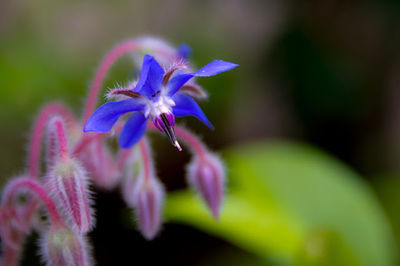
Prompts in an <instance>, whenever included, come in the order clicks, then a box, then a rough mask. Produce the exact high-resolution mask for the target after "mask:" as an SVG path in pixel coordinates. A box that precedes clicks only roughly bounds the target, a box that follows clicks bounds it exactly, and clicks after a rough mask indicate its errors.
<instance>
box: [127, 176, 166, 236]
mask: <svg viewBox="0 0 400 266" xmlns="http://www.w3.org/2000/svg"><path fill="white" fill-rule="evenodd" d="M134 196H135V202H134V203H135V209H136V214H137V216H138V220H139V229H140V231H141V232H142V234H143V236H144V237H145V238H146V239H147V240H151V239H153V238H154V237H155V236H156V234H157V233H158V231H159V230H160V228H161V212H162V205H163V202H164V189H163V186H162V184H161V183H160V181H158V179H156V178H149V179H146V178H140V179H139V180H138V183H137V185H136V190H135V192H134Z"/></svg>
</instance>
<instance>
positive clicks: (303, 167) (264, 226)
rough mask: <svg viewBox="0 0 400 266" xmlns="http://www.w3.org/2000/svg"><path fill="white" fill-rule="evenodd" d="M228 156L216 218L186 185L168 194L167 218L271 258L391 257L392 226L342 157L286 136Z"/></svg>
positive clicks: (382, 260) (385, 260)
mask: <svg viewBox="0 0 400 266" xmlns="http://www.w3.org/2000/svg"><path fill="white" fill-rule="evenodd" d="M225 158H226V161H227V166H228V169H229V187H228V189H227V198H226V201H225V205H224V209H223V212H222V216H221V219H220V221H219V222H215V221H213V220H212V219H211V218H210V215H209V214H208V212H207V210H206V208H205V206H204V205H203V204H202V203H200V200H199V199H198V198H197V197H195V196H193V195H192V194H191V193H189V192H176V193H173V194H171V195H170V196H169V198H168V202H167V209H166V216H167V218H168V219H169V220H171V221H175V222H182V223H187V224H191V225H193V226H195V227H198V228H200V229H202V230H205V231H207V232H209V233H210V234H214V235H217V236H219V237H221V238H224V239H226V240H228V241H230V242H232V243H234V244H236V245H237V246H239V247H242V248H243V249H246V250H249V251H252V252H254V253H256V254H259V255H261V256H263V257H265V258H268V260H269V261H271V260H272V261H276V264H283V265H287V264H291V265H381V266H384V265H393V264H394V262H395V260H396V258H395V257H396V256H395V253H394V245H395V244H394V240H393V238H392V236H391V229H390V227H389V225H388V222H387V220H386V218H385V216H384V214H383V212H382V210H381V208H380V206H379V204H378V203H377V200H376V198H375V195H374V194H373V193H372V192H371V190H370V189H369V187H368V186H367V185H366V184H365V183H364V182H363V181H362V180H361V179H360V178H359V176H357V174H355V173H354V172H352V171H351V170H350V169H348V168H347V167H346V166H345V165H343V164H342V163H340V162H338V161H336V160H335V159H333V158H331V157H330V156H328V155H326V154H324V153H322V152H320V151H318V150H316V149H313V148H310V147H308V146H305V145H301V144H295V143H286V142H269V143H257V144H254V145H250V146H244V147H237V148H233V149H231V150H228V151H227V152H226V153H225Z"/></svg>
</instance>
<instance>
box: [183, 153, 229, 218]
mask: <svg viewBox="0 0 400 266" xmlns="http://www.w3.org/2000/svg"><path fill="white" fill-rule="evenodd" d="M188 179H189V180H188V181H189V184H190V185H191V186H192V187H193V188H194V189H195V190H196V191H197V192H198V193H199V194H200V196H201V197H202V199H203V200H204V202H205V203H206V204H207V206H208V208H209V209H210V210H211V213H212V215H213V216H214V218H215V219H218V217H219V213H220V209H221V205H222V201H223V198H224V187H225V171H224V167H223V164H222V162H221V160H220V159H219V158H218V157H217V156H215V155H213V154H211V153H207V154H206V155H205V156H204V157H199V156H196V157H195V158H194V160H193V161H192V162H191V163H190V165H189V167H188Z"/></svg>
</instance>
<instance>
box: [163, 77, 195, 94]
mask: <svg viewBox="0 0 400 266" xmlns="http://www.w3.org/2000/svg"><path fill="white" fill-rule="evenodd" d="M192 77H193V74H180V75H176V76H175V77H173V78H172V79H171V80H170V81H168V84H167V95H168V96H172V95H174V94H175V93H176V92H177V91H178V90H179V89H180V88H181V87H182V86H183V85H184V84H185V83H186V82H187V81H188V80H189V79H191V78H192Z"/></svg>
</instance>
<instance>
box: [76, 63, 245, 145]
mask: <svg viewBox="0 0 400 266" xmlns="http://www.w3.org/2000/svg"><path fill="white" fill-rule="evenodd" d="M237 66H238V65H237V64H234V63H230V62H226V61H222V60H214V61H212V62H211V63H209V64H207V65H206V66H204V67H202V68H200V69H199V70H198V71H196V72H194V73H182V72H183V71H182V70H184V69H185V64H184V63H183V64H177V65H176V66H172V67H171V68H170V69H169V70H168V71H164V69H163V68H162V67H161V66H160V65H159V64H158V62H157V61H156V60H155V59H154V57H152V56H150V55H145V56H144V59H143V65H142V72H141V74H140V77H139V80H138V82H133V83H131V84H130V85H128V86H127V87H126V88H119V89H115V90H113V91H111V92H110V93H109V95H123V96H128V97H129V98H128V99H125V100H121V101H116V102H107V103H105V104H103V105H101V106H100V107H99V108H98V109H97V110H96V111H95V112H94V113H93V114H92V116H91V117H90V118H89V119H88V121H87V122H86V125H85V127H84V132H89V131H94V132H100V133H105V132H108V131H109V130H111V128H112V127H113V125H114V124H115V123H116V122H117V120H118V119H119V117H120V116H121V115H123V114H125V113H129V112H134V113H133V114H132V115H131V116H130V117H129V118H128V120H127V121H126V123H125V126H124V127H123V129H122V131H121V134H120V136H119V144H120V146H121V147H122V148H130V147H132V146H133V145H135V144H136V143H137V142H138V141H139V140H140V139H141V137H142V136H143V135H144V133H145V132H146V124H147V123H146V122H147V120H148V119H151V120H152V121H153V123H154V125H155V126H156V127H157V129H159V130H160V131H161V132H164V133H165V134H166V135H167V137H168V139H169V140H170V142H171V143H172V145H174V146H175V147H177V148H178V150H181V147H180V145H179V143H178V141H177V139H176V136H175V132H174V124H175V116H177V117H181V116H187V115H192V116H195V117H197V118H198V119H199V120H200V121H202V122H203V123H204V124H206V125H207V126H208V127H210V128H211V129H212V128H213V126H212V125H211V123H210V121H208V119H207V117H206V116H205V115H204V113H203V111H202V110H201V109H200V107H199V105H198V104H197V103H196V102H195V101H194V100H193V99H192V98H191V97H189V96H188V95H186V94H184V90H183V89H182V91H181V92H180V89H181V88H183V87H184V86H185V83H186V82H188V81H189V80H190V79H191V78H193V77H209V76H213V75H216V74H219V73H221V72H224V71H228V70H231V69H233V68H235V67H237ZM177 72H180V73H179V74H176V75H175V73H177Z"/></svg>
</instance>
